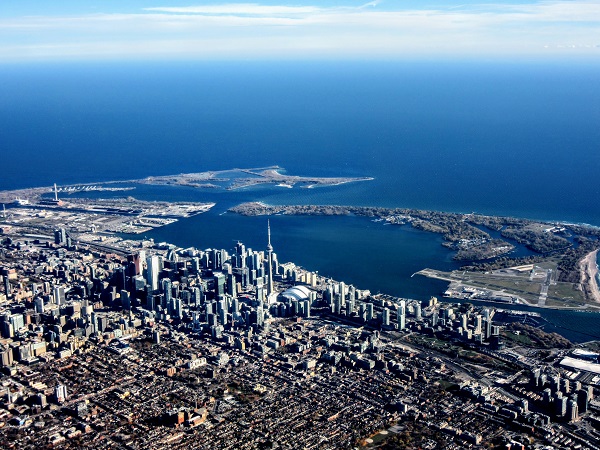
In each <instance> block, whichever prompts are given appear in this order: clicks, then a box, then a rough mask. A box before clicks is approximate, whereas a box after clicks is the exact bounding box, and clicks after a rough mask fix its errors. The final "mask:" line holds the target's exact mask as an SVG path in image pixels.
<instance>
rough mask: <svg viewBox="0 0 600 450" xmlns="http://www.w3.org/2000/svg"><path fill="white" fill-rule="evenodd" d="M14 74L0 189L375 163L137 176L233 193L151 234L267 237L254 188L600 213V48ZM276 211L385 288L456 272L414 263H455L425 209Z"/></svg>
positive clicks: (4, 84)
mask: <svg viewBox="0 0 600 450" xmlns="http://www.w3.org/2000/svg"><path fill="white" fill-rule="evenodd" d="M0 86H1V87H0V121H1V123H2V126H1V127H0V152H1V153H0V157H1V161H2V176H1V177H0V189H14V188H18V187H29V186H44V185H51V184H52V183H54V182H56V183H58V184H68V183H75V182H93V181H105V180H126V179H132V178H141V177H145V176H148V175H165V174H174V173H182V172H199V171H206V170H218V169H229V168H232V167H260V166H268V165H274V164H277V165H280V166H282V167H285V168H286V169H287V172H288V173H289V174H293V175H315V176H371V177H374V178H375V180H373V181H370V182H361V183H354V184H347V185H342V186H333V187H323V188H317V189H297V188H295V189H284V188H277V187H261V188H253V189H242V190H238V191H233V192H231V191H227V192H222V191H212V190H200V189H191V188H190V189H188V188H168V187H160V188H158V187H154V188H153V187H147V186H144V187H139V188H138V189H136V190H134V191H130V192H128V193H127V194H128V195H133V196H136V197H139V198H147V199H155V198H158V199H166V200H188V201H189V200H194V201H214V202H216V203H217V206H216V207H215V208H214V209H213V210H212V211H211V212H209V213H207V214H204V215H201V216H197V217H194V218H191V219H188V220H182V221H180V222H178V223H176V224H173V225H171V226H169V227H165V228H163V229H160V230H155V231H153V232H151V233H149V234H148V236H149V237H153V238H154V239H156V240H164V241H169V242H174V243H176V244H178V245H182V246H195V247H199V248H207V247H224V248H231V247H232V246H233V243H234V240H238V239H239V240H242V241H244V242H245V243H246V244H247V245H249V246H251V247H253V248H260V249H262V248H264V246H265V245H266V233H265V229H266V219H265V218H261V217H254V218H245V217H239V216H235V215H232V214H222V213H223V212H224V211H226V210H227V208H228V207H230V206H232V205H235V204H237V203H239V202H242V201H250V200H252V201H263V202H266V203H272V204H284V203H303V204H312V203H314V204H347V205H377V206H387V207H414V208H420V209H435V210H442V211H454V212H471V211H476V212H479V213H485V214H494V215H511V216H519V217H527V218H537V219H544V220H567V221H574V222H582V223H590V224H595V225H600V208H599V207H598V199H599V198H600V181H599V180H598V171H599V169H600V126H599V124H600V65H598V64H596V65H593V64H587V65H586V64H583V63H576V64H570V65H559V64H533V63H531V64H525V63H521V64H512V63H503V64H500V63H494V64H491V63H489V64H488V63H473V62H456V63H383V62H381V63H370V64H369V65H367V64H360V63H331V64H328V63H319V64H315V63H286V64H276V63H266V62H265V63H236V64H234V63H217V64H191V63H190V64H185V63H173V64H169V65H166V64H165V65H159V64H143V63H136V64H122V63H121V64H116V63H115V64H109V63H106V64H91V63H90V64H65V65H51V64H37V65H27V64H21V65H12V66H11V65H3V66H0ZM272 228H273V245H274V246H275V249H276V251H277V253H278V254H279V255H280V260H281V261H294V262H296V263H297V264H300V265H302V266H305V267H307V268H309V269H312V270H318V271H319V272H320V273H322V274H325V275H330V276H332V277H334V278H337V279H343V280H346V281H347V282H349V283H353V284H355V285H356V286H357V287H359V288H362V289H370V290H372V291H374V292H377V291H381V292H386V293H390V294H394V295H400V296H405V297H414V298H421V299H426V298H428V297H429V296H430V295H439V294H440V292H442V291H443V289H444V287H445V283H441V282H438V281H435V280H429V279H425V278H422V277H414V278H411V277H410V275H412V274H413V273H414V272H416V271H417V270H420V269H422V268H424V267H435V268H439V269H452V268H456V267H457V263H455V262H453V261H452V260H451V254H450V253H449V252H448V251H447V250H446V249H444V248H443V247H442V246H441V245H440V244H441V237H440V236H438V235H435V234H429V233H424V232H419V231H416V230H413V229H411V228H409V227H394V226H384V225H382V224H380V223H373V222H371V221H369V220H368V219H365V218H356V217H345V218H338V217H285V216H277V217H274V218H272ZM564 314H567V315H566V316H565V315H564ZM568 314H571V315H572V316H573V317H579V316H577V313H563V317H571V316H568ZM581 314H583V313H581ZM582 317H585V318H588V317H594V320H595V315H594V316H591V315H589V314H587V315H585V316H582ZM586 320H588V319H586ZM572 328H576V327H572ZM589 328H590V329H594V330H596V329H597V330H600V321H595V322H594V323H593V326H590V327H589ZM598 333H599V334H600V331H599V332H598ZM573 336H574V335H573ZM573 336H571V337H573ZM578 339H579V340H581V339H584V338H583V337H581V336H580V337H579V338H578Z"/></svg>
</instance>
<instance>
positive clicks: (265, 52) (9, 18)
mask: <svg viewBox="0 0 600 450" xmlns="http://www.w3.org/2000/svg"><path fill="white" fill-rule="evenodd" d="M572 57H577V58H583V59H591V60H594V61H596V60H598V59H600V2H598V1H597V0H593V1H590V0H569V1H564V0H563V1H516V0H513V1H503V2H485V1H474V0H463V1H460V2H452V1H450V2H448V1H440V0H432V1H415V0H406V1H393V0H375V1H370V2H369V1H364V0H363V1H357V0H344V1H342V0H335V1H333V0H321V1H318V2H316V1H303V2H290V3H288V2H286V1H284V0H281V1H274V0H265V1H260V2H259V1H257V2H241V1H235V2H219V1H196V2H179V1H173V0H171V1H161V0H154V1H149V0H128V1H122V0H103V1H99V0H62V1H60V2H49V1H47V0H19V1H5V2H3V4H2V6H0V61H4V62H20V61H48V60H49V61H62V60H75V61H79V60H86V61H90V60H92V61H93V60H107V59H118V60H119V59H126V60H132V59H133V60H136V59H137V60H177V59H185V60H214V59H225V60H261V59H288V60H294V59H392V60H393V59H407V58H408V59H415V58H417V59H418V58H426V59H431V58H486V59H494V58H503V59H506V58H514V59H530V58H533V59H558V60H560V59H565V58H572Z"/></svg>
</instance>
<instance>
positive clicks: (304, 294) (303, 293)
mask: <svg viewBox="0 0 600 450" xmlns="http://www.w3.org/2000/svg"><path fill="white" fill-rule="evenodd" d="M310 293H311V290H310V289H308V288H307V287H306V286H294V287H292V288H289V289H288V290H286V291H283V292H282V293H281V295H282V296H283V297H287V298H289V299H291V300H298V301H301V300H308V299H309V298H310Z"/></svg>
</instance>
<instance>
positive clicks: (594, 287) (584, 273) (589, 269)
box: [581, 250, 600, 303]
mask: <svg viewBox="0 0 600 450" xmlns="http://www.w3.org/2000/svg"><path fill="white" fill-rule="evenodd" d="M597 257H598V250H594V251H593V252H591V253H588V254H587V255H586V257H585V258H583V259H582V260H581V283H582V285H583V284H585V285H587V286H586V287H587V289H585V291H586V294H589V297H590V300H592V301H594V302H597V303H600V289H599V288H598V282H597V281H596V275H597V274H598V263H597Z"/></svg>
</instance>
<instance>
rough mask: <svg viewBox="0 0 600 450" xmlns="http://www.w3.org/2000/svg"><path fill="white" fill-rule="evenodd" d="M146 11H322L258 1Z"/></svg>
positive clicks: (225, 12) (277, 13) (156, 8)
mask: <svg viewBox="0 0 600 450" xmlns="http://www.w3.org/2000/svg"><path fill="white" fill-rule="evenodd" d="M144 10H145V11H157V12H166V13H180V14H233V15H238V14H248V15H271V14H274V15H281V14H284V15H287V14H312V13H316V12H320V11H322V9H321V8H318V7H315V6H283V5H281V6H270V5H260V4H258V3H228V4H223V5H204V6H158V7H152V8H144Z"/></svg>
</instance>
